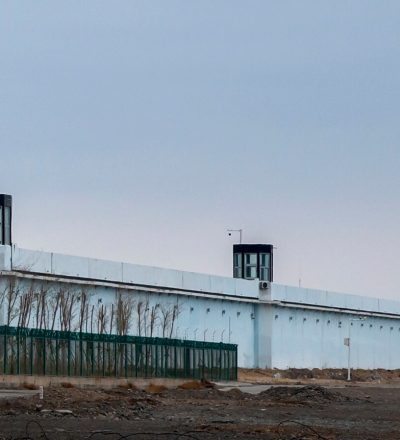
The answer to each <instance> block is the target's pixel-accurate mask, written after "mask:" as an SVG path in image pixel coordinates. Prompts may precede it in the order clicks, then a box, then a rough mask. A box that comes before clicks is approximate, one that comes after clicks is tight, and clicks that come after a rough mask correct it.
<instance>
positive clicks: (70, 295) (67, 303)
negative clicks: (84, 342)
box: [58, 289, 78, 332]
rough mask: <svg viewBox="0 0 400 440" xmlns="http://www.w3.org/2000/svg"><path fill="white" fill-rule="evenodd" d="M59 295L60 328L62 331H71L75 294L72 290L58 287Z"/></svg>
mask: <svg viewBox="0 0 400 440" xmlns="http://www.w3.org/2000/svg"><path fill="white" fill-rule="evenodd" d="M58 295H59V296H60V305H59V308H60V313H59V316H60V329H61V330H62V331H68V332H70V331H72V330H73V328H72V323H73V322H74V320H75V316H76V303H77V298H78V296H77V294H76V292H74V291H72V290H64V289H60V290H59V292H58Z"/></svg>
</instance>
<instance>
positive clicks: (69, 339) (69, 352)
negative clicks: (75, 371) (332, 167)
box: [67, 334, 71, 376]
mask: <svg viewBox="0 0 400 440" xmlns="http://www.w3.org/2000/svg"><path fill="white" fill-rule="evenodd" d="M67 355H68V356H67V357H68V360H67V368H68V376H71V335H70V334H68V353H67Z"/></svg>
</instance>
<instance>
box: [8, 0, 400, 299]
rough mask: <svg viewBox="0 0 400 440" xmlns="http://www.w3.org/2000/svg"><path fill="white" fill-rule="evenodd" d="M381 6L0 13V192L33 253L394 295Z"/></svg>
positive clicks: (30, 8)
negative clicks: (244, 244) (254, 255)
mask: <svg viewBox="0 0 400 440" xmlns="http://www.w3.org/2000/svg"><path fill="white" fill-rule="evenodd" d="M399 92H400V3H399V2H398V1H384V0H383V1H380V2H377V1H367V0H362V1H335V2H328V1H319V0H318V1H317V0H315V1H301V2H299V1H281V0H280V1H274V2H272V1H266V0H264V1H251V0H250V1H249V0H246V1H232V0H229V1H222V0H219V1H216V0H213V1H206V0H201V1H200V0H199V1H187V0H181V1H172V0H168V1H165V0H160V1H148V0H146V1H134V0H129V1H128V0H127V1H112V2H110V1H99V0H96V1H94V0H93V1H86V2H83V1H68V2H61V1H59V2H54V1H39V0H36V1H21V0H20V1H18V2H16V1H14V0H13V1H5V0H0V153H1V158H0V160H1V173H0V192H6V193H11V194H13V195H14V197H15V223H14V224H15V228H14V229H15V241H16V242H17V244H18V245H20V246H22V247H27V248H33V249H45V250H55V251H59V252H65V253H72V254H80V255H88V256H95V257H99V258H109V259H117V260H127V261H131V262H136V263H141V264H150V265H159V266H167V267H174V268H178V269H187V270H192V271H198V272H211V273H217V274H226V275H230V273H231V245H232V240H230V239H228V237H227V236H226V233H225V229H226V228H228V227H232V228H239V227H242V228H244V230H245V236H244V238H245V241H250V242H271V243H274V244H275V245H276V246H277V247H278V249H277V250H276V281H278V282H281V283H288V284H297V283H298V278H299V276H301V278H302V284H303V285H304V286H310V287H318V288H326V289H331V290H340V291H348V292H355V293H365V294H369V295H377V296H382V297H392V298H396V297H397V296H398V295H397V294H398V293H400V292H399V290H400V289H399V287H398V286H400V270H399V257H398V255H399V249H400V234H399V232H400V231H399V229H400V226H399V225H400V202H399V187H400V173H399V167H400V147H399V134H400V124H399V119H400V118H399V116H400V111H399V102H400V99H399V98H400V93H399Z"/></svg>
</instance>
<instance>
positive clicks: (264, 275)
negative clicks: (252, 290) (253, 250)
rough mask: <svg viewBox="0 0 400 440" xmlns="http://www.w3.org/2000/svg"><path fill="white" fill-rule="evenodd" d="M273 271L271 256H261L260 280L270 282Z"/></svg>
mask: <svg viewBox="0 0 400 440" xmlns="http://www.w3.org/2000/svg"><path fill="white" fill-rule="evenodd" d="M270 271H271V254H260V280H261V281H269V280H270Z"/></svg>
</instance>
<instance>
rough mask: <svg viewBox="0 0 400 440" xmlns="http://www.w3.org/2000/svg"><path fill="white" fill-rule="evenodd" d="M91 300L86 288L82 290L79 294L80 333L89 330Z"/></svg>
mask: <svg viewBox="0 0 400 440" xmlns="http://www.w3.org/2000/svg"><path fill="white" fill-rule="evenodd" d="M89 300H90V296H89V294H88V292H87V291H86V290H82V291H81V292H80V295H79V317H78V328H79V331H80V333H82V332H83V330H84V329H85V330H86V332H87V325H88V320H89Z"/></svg>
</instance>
